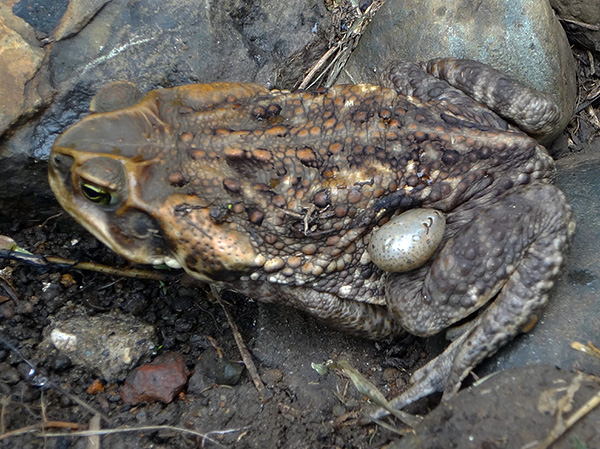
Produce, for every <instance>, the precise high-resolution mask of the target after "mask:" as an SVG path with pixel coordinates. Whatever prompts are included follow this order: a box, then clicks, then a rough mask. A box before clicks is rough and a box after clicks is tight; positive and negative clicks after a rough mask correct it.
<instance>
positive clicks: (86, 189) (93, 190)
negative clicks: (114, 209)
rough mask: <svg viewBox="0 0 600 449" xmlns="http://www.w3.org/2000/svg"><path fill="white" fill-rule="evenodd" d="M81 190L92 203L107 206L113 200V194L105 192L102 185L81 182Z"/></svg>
mask: <svg viewBox="0 0 600 449" xmlns="http://www.w3.org/2000/svg"><path fill="white" fill-rule="evenodd" d="M81 192H82V193H83V194H84V196H85V197H86V198H87V199H88V200H90V201H91V202H92V203H96V204H100V205H102V206H107V205H109V204H111V203H112V202H113V196H112V195H111V194H110V192H107V191H106V190H104V189H103V188H102V187H98V186H95V185H93V184H88V183H82V184H81Z"/></svg>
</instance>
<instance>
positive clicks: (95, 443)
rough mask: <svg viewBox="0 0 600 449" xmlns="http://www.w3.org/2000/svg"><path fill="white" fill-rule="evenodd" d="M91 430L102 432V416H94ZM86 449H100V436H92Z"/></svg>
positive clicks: (91, 421) (91, 420)
mask: <svg viewBox="0 0 600 449" xmlns="http://www.w3.org/2000/svg"><path fill="white" fill-rule="evenodd" d="M89 430H96V431H98V430H100V416H99V415H94V416H92V419H90V429H89ZM86 449H100V435H90V437H89V439H88V442H87V445H86Z"/></svg>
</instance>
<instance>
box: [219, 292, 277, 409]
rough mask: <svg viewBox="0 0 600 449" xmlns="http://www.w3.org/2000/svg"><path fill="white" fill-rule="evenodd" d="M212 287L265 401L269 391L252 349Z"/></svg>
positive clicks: (260, 395)
mask: <svg viewBox="0 0 600 449" xmlns="http://www.w3.org/2000/svg"><path fill="white" fill-rule="evenodd" d="M210 289H211V291H212V294H213V296H214V297H215V299H216V300H217V301H218V302H219V304H220V305H221V307H222V308H223V311H224V312H225V316H226V317H227V321H228V322H229V326H231V331H232V332H233V338H234V339H235V344H236V345H237V347H238V351H240V355H241V356H242V360H243V361H244V364H245V365H246V369H247V370H248V373H249V374H250V378H251V379H252V382H254V386H255V387H256V389H257V390H258V396H259V397H260V400H261V401H262V402H264V401H265V400H266V399H268V393H267V390H266V389H265V386H264V385H263V383H262V380H261V379H260V376H259V375H258V370H257V369H256V365H255V364H254V361H253V360H252V356H251V355H250V351H248V348H247V347H246V344H245V343H244V339H243V338H242V334H240V331H239V329H238V327H237V325H236V324H235V322H234V321H233V318H232V317H231V314H230V313H229V310H227V307H225V304H223V301H221V296H220V294H219V292H218V291H217V289H216V287H214V286H213V285H211V286H210Z"/></svg>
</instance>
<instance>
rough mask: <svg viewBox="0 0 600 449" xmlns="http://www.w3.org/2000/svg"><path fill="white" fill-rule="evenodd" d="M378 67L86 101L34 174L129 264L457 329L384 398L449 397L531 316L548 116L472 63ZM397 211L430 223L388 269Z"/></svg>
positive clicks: (270, 298) (362, 324)
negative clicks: (312, 84)
mask: <svg viewBox="0 0 600 449" xmlns="http://www.w3.org/2000/svg"><path fill="white" fill-rule="evenodd" d="M385 78H386V82H385V85H384V86H383V87H380V86H373V85H360V84H359V85H341V86H336V87H333V88H329V89H320V90H316V91H314V92H303V91H300V92H287V91H278V90H268V89H267V88H265V87H262V86H259V85H256V84H241V83H214V84H197V85H186V86H180V87H175V88H169V89H161V90H153V91H151V92H149V93H148V94H147V95H146V96H145V97H144V98H143V99H141V100H139V99H137V98H136V99H135V100H134V101H133V103H135V104H131V105H127V106H125V107H120V108H118V109H115V106H114V105H112V102H111V101H108V102H104V103H101V102H98V104H108V105H109V106H108V107H105V108H104V110H103V111H102V112H97V113H93V114H90V115H89V116H87V117H85V118H84V119H83V120H81V121H80V122H79V123H77V124H75V125H74V126H72V127H71V128H69V129H68V130H67V131H66V132H65V133H64V134H62V135H61V136H60V137H59V138H58V140H57V141H56V143H55V144H54V147H53V150H52V153H51V155H50V160H49V173H50V184H51V186H52V189H53V191H54V192H55V195H56V197H57V199H58V201H59V202H60V204H61V205H62V206H63V207H64V208H65V209H66V210H67V211H68V212H69V213H70V214H71V215H73V216H74V217H75V218H76V219H77V220H78V221H79V222H81V223H82V224H83V226H85V227H86V228H87V229H88V230H89V231H90V232H92V233H93V234H94V235H95V236H96V237H98V238H99V239H100V240H101V241H102V242H104V243H105V244H106V245H108V246H109V247H110V248H112V249H113V250H114V251H116V252H117V253H119V254H121V255H123V256H124V257H126V258H127V259H129V260H131V261H134V262H138V263H144V264H162V263H166V264H167V265H170V266H174V267H183V268H184V269H185V270H186V271H187V272H188V273H189V274H191V275H192V276H194V277H196V278H198V279H201V280H203V281H208V282H212V283H215V284H218V285H220V286H224V287H227V288H231V289H235V290H237V291H240V292H243V293H245V294H246V295H247V296H249V297H251V298H254V299H255V300H258V301H263V302H267V303H283V304H287V305H291V306H293V307H296V308H298V309H301V310H303V311H305V312H307V313H309V314H312V315H314V316H316V317H318V318H320V319H322V320H323V321H325V322H327V323H330V324H332V325H334V326H336V327H338V328H340V329H344V330H348V331H351V332H354V333H356V334H359V335H362V336H365V337H368V338H373V339H377V338H382V337H385V336H389V335H395V334H399V333H401V332H405V331H408V332H410V333H412V334H415V335H417V336H430V335H433V334H436V333H439V332H441V331H443V330H445V329H448V328H449V327H451V326H453V325H455V324H457V323H459V322H460V324H461V326H460V331H461V333H460V334H459V336H458V337H457V338H456V339H455V340H454V341H453V342H452V343H451V344H450V345H449V346H448V347H447V348H446V350H445V351H444V352H443V353H442V354H440V355H439V356H438V357H436V358H435V359H433V360H432V361H431V362H429V363H428V364H426V365H425V366H424V367H422V368H421V369H420V370H418V371H417V372H416V373H415V374H414V375H413V377H412V379H411V381H412V386H411V387H410V388H409V389H408V390H407V391H406V392H405V393H404V394H403V395H402V396H400V398H398V400H397V401H395V405H396V406H397V407H403V406H404V405H406V404H408V403H410V402H413V401H415V400H416V399H418V398H420V397H423V396H425V395H427V394H430V393H432V392H435V391H443V392H444V395H445V396H446V397H449V396H452V395H453V394H454V393H455V392H456V391H457V390H458V388H459V387H460V384H461V381H462V380H463V379H464V378H465V376H467V374H468V373H469V372H470V371H471V369H472V368H473V367H474V366H475V365H476V364H478V363H479V362H480V361H481V360H483V359H484V358H485V357H486V356H488V355H490V354H492V353H494V352H495V351H496V350H497V349H498V348H500V347H501V346H502V345H504V344H505V343H506V342H507V341H509V340H510V339H511V338H513V337H514V336H515V335H516V334H517V333H519V332H521V331H523V330H524V329H526V328H527V326H529V325H530V323H531V322H532V321H534V319H535V318H536V317H537V316H538V314H539V313H540V312H541V311H542V309H543V307H544V305H545V304H546V302H547V299H548V291H549V290H550V288H551V287H552V285H553V282H554V279H555V278H556V276H557V274H558V272H559V269H560V266H561V264H562V262H563V259H564V254H565V251H566V248H567V246H568V243H569V240H570V237H571V236H572V234H573V232H574V221H573V218H572V215H571V210H570V207H569V205H568V203H567V201H566V199H565V197H564V195H563V193H562V192H561V191H560V190H558V189H557V188H556V187H554V186H553V185H552V184H551V181H552V179H553V173H554V164H553V161H552V159H551V157H550V156H549V155H548V153H547V152H546V150H545V149H544V148H543V147H542V146H541V145H540V144H538V142H537V141H536V140H535V139H534V138H533V137H531V136H534V137H540V136H543V135H544V134H547V133H548V132H549V130H550V129H552V128H553V127H554V126H555V124H556V123H557V122H558V118H559V117H560V112H559V110H558V108H557V107H556V106H555V105H554V104H553V103H552V102H551V101H550V100H549V99H548V98H547V97H546V96H545V95H544V94H542V93H539V92H536V91H533V90H531V89H528V88H526V87H524V86H522V85H520V84H519V83H517V82H516V81H514V80H511V79H509V78H507V77H505V76H503V75H502V74H500V73H499V72H497V71H495V70H493V69H491V68H490V67H488V66H485V65H482V64H480V63H476V62H473V61H467V60H450V59H444V60H435V61H431V62H429V63H428V64H427V65H426V67H425V70H424V69H423V68H421V67H420V66H418V65H415V64H411V63H396V64H394V65H393V66H392V68H390V69H389V71H388V73H387V75H386V77H385ZM109 90H110V89H109ZM117 96H118V97H119V96H122V95H121V94H119V95H117ZM134 98H135V96H134ZM502 117H503V118H502ZM410 210H417V211H420V210H422V211H425V213H426V218H422V217H421V215H420V214H417V215H416V217H417V218H416V220H417V226H416V227H417V228H422V227H425V228H426V231H425V233H424V234H425V235H427V233H428V232H429V231H428V230H429V228H430V225H431V229H434V226H433V224H434V223H435V222H437V221H438V220H444V221H445V224H443V225H442V227H441V228H440V227H435V229H436V234H437V235H438V236H439V238H437V240H436V242H435V243H434V244H433V245H431V249H430V250H428V251H421V249H422V248H421V245H420V244H419V243H415V244H414V247H409V248H408V251H409V253H410V252H411V251H413V250H415V251H416V253H417V254H423V255H421V256H418V257H417V259H418V260H417V261H416V263H415V261H414V260H411V262H412V264H409V265H403V263H404V262H402V260H404V258H403V257H396V256H395V254H396V252H395V251H396V250H395V249H394V248H392V247H393V246H394V245H395V244H396V243H394V238H395V237H402V235H403V234H405V233H406V232H409V231H405V230H404V229H405V228H403V226H402V223H400V224H401V225H400V226H398V224H397V223H396V221H397V220H398V219H400V221H401V222H402V220H403V219H402V218H401V217H402V216H403V214H404V213H406V212H407V211H410ZM428 211H429V212H428ZM404 220H409V221H410V220H413V221H412V223H413V225H414V220H415V218H414V217H413V218H408V219H404ZM418 220H421V222H418ZM394 223H396V224H394ZM419 223H420V224H419ZM413 227H414V226H413ZM432 232H433V231H432ZM382 233H383V234H382ZM382 235H383V236H382ZM372 239H375V240H376V244H375V245H371V249H369V244H370V243H371V240H372ZM386 239H390V240H386ZM409 240H410V239H409ZM416 240H418V239H416ZM378 248H379V249H378ZM390 248H391V249H390ZM388 249H389V251H388Z"/></svg>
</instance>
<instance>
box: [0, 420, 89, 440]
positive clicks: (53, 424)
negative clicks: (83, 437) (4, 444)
mask: <svg viewBox="0 0 600 449" xmlns="http://www.w3.org/2000/svg"><path fill="white" fill-rule="evenodd" d="M50 428H54V429H71V430H77V429H79V428H80V425H79V424H77V423H74V422H64V421H46V422H41V423H38V424H33V425H31V426H27V427H21V428H20V429H15V430H11V431H10V432H6V433H3V434H1V435H0V441H2V440H4V439H6V438H10V437H14V436H17V435H23V434H25V433H31V432H36V431H38V430H44V429H50ZM57 435H61V436H65V435H67V434H64V433H59V434H57ZM45 436H49V435H47V434H45Z"/></svg>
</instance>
